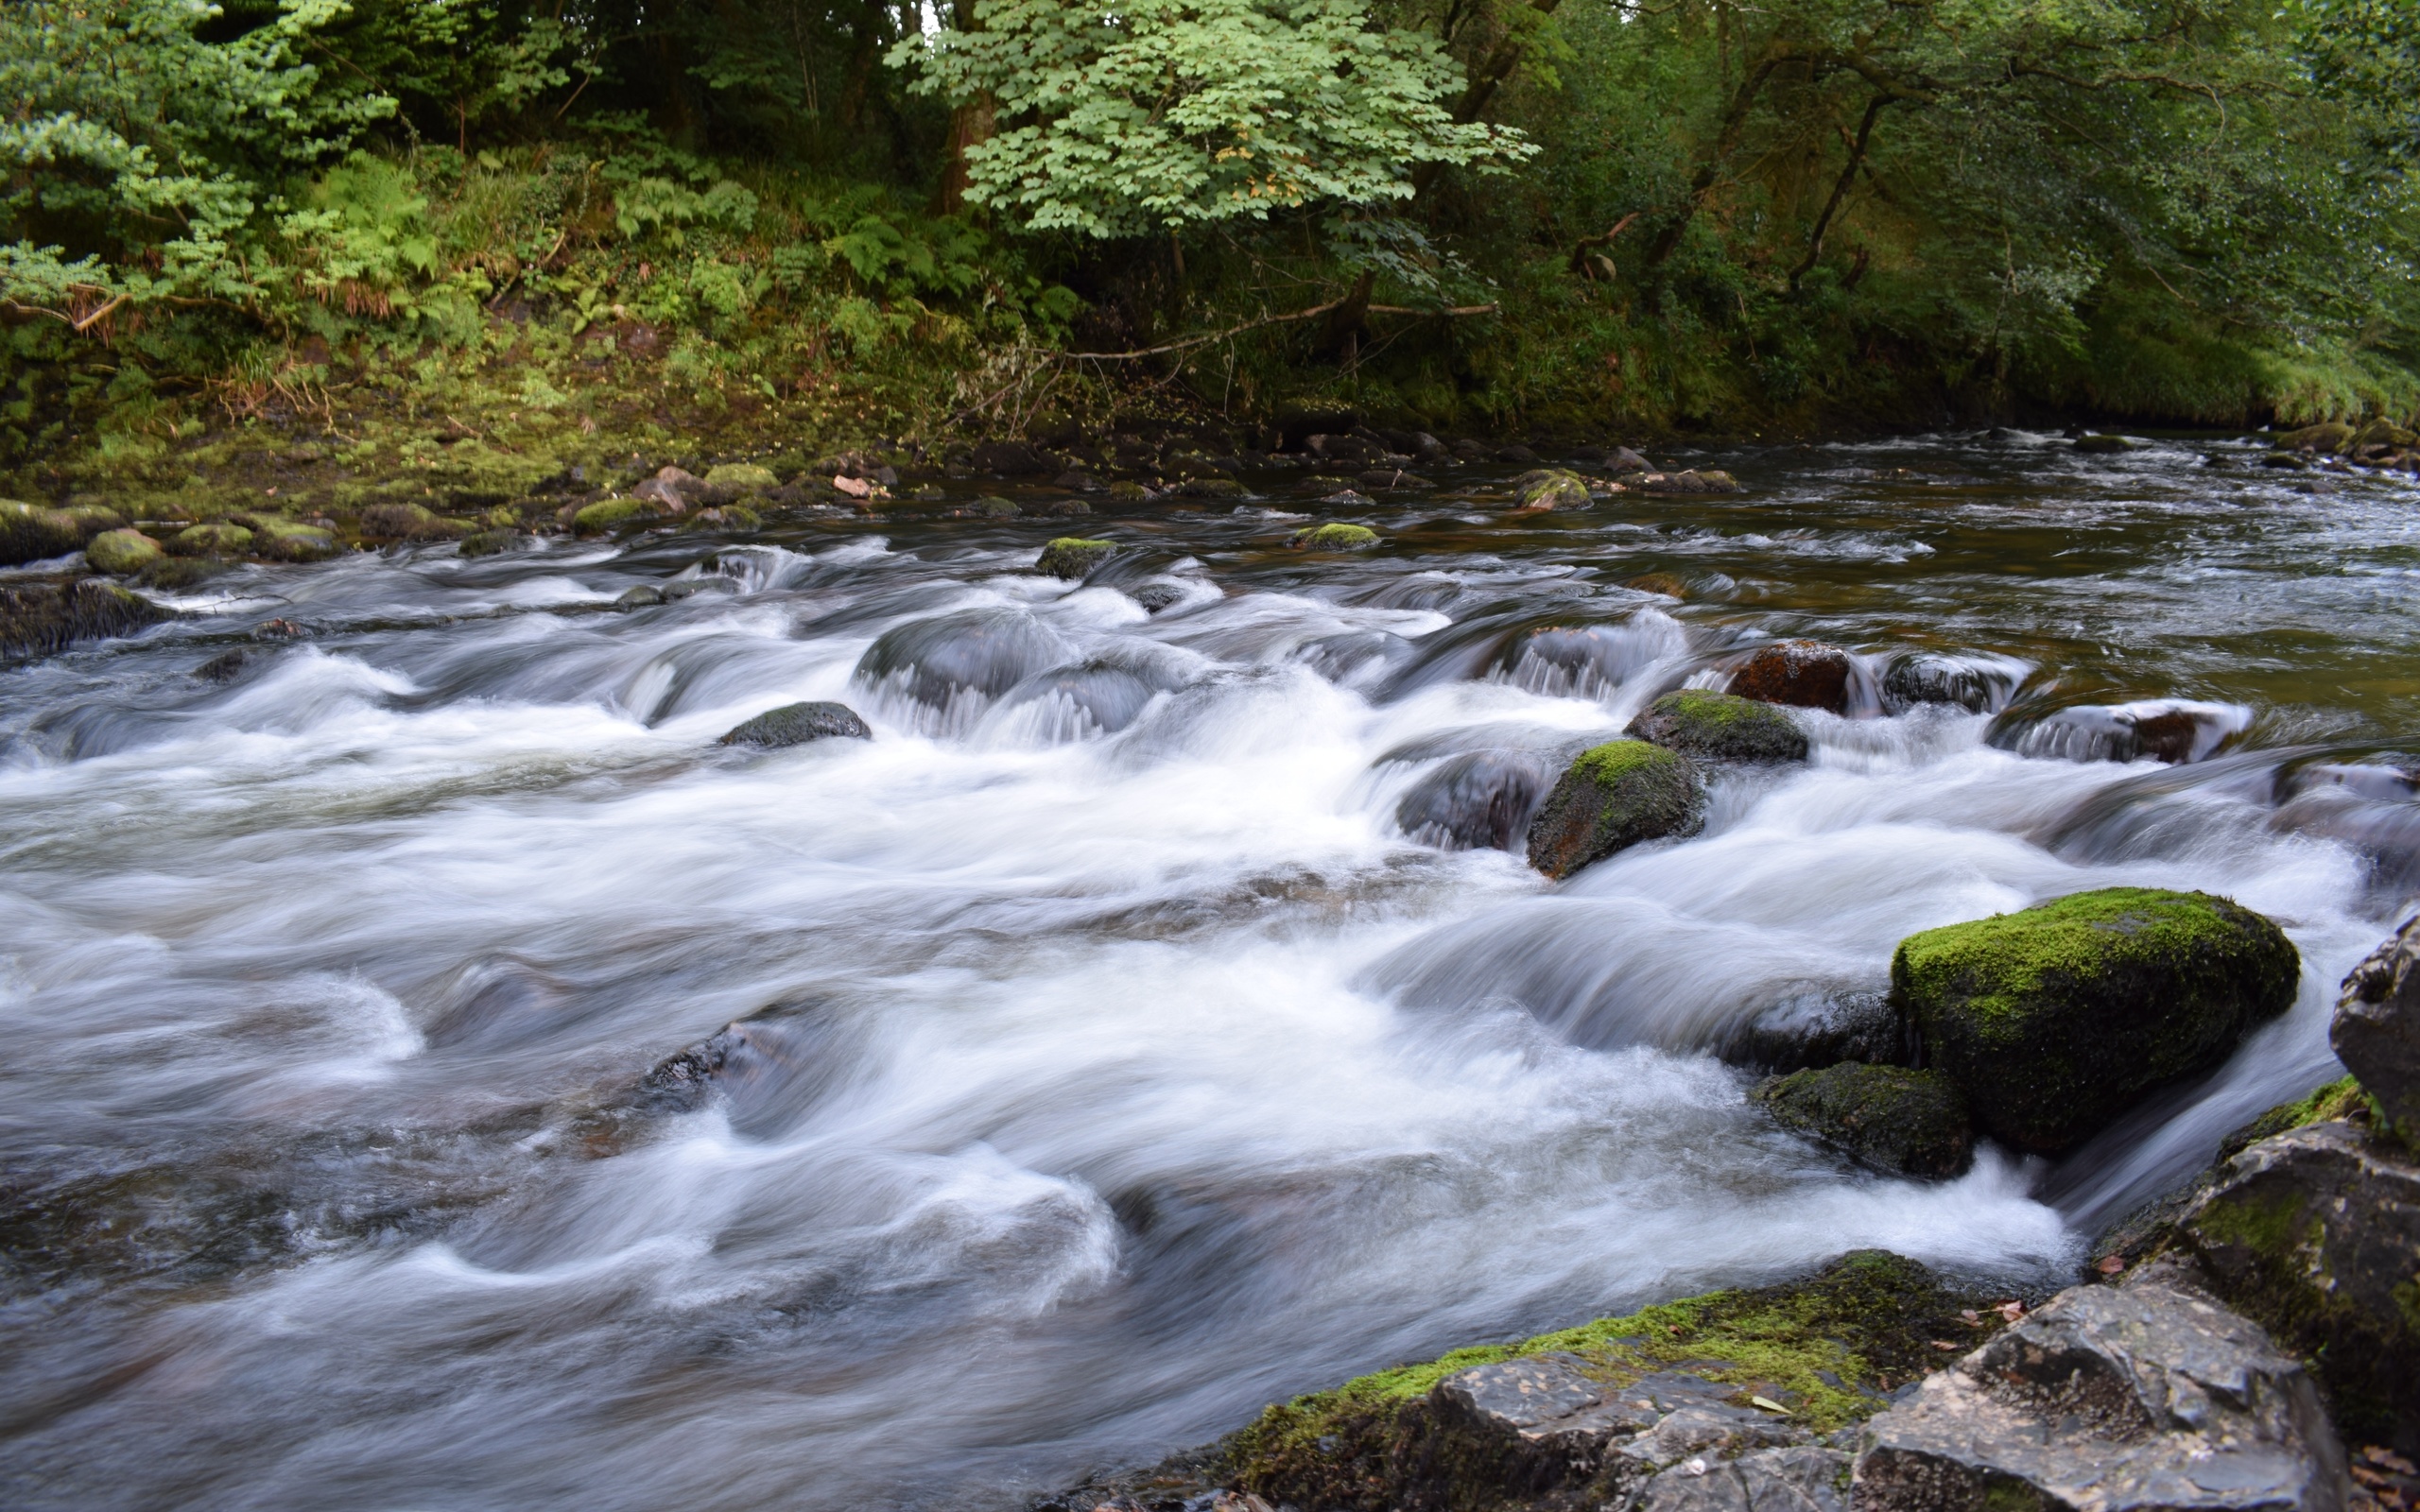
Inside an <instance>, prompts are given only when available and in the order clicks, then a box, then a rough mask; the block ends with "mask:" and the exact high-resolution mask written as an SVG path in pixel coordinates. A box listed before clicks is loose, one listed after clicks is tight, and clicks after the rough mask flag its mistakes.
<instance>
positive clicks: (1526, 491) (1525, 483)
mask: <svg viewBox="0 0 2420 1512" xmlns="http://www.w3.org/2000/svg"><path fill="white" fill-rule="evenodd" d="M1513 490H1514V497H1515V500H1516V503H1515V504H1514V506H1513V507H1515V508H1518V509H1521V510H1525V511H1527V510H1537V509H1585V508H1586V507H1588V480H1587V479H1586V478H1583V477H1582V476H1581V475H1580V474H1579V473H1577V472H1567V471H1565V470H1564V469H1563V468H1559V467H1557V468H1538V469H1535V470H1533V471H1531V472H1524V473H1522V474H1521V475H1520V476H1519V477H1517V478H1514V479H1513Z"/></svg>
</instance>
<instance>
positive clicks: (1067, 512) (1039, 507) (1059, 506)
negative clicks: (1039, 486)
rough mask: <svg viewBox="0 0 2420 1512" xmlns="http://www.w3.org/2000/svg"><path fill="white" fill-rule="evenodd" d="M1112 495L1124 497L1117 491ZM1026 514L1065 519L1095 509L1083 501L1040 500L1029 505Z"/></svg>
mask: <svg viewBox="0 0 2420 1512" xmlns="http://www.w3.org/2000/svg"><path fill="white" fill-rule="evenodd" d="M1110 493H1111V495H1112V496H1113V497H1119V498H1122V497H1124V495H1122V494H1119V493H1118V492H1117V490H1115V489H1112V490H1110ZM1025 512H1026V513H1028V514H1034V515H1044V516H1048V517H1051V518H1056V519H1064V518H1066V517H1068V516H1072V515H1080V514H1090V513H1092V512H1093V507H1092V506H1091V505H1089V504H1086V503H1085V502H1084V501H1083V500H1081V499H1039V500H1035V501H1033V502H1031V503H1029V504H1027V505H1026V506H1025Z"/></svg>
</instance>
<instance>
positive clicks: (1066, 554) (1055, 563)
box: [1033, 536, 1117, 582]
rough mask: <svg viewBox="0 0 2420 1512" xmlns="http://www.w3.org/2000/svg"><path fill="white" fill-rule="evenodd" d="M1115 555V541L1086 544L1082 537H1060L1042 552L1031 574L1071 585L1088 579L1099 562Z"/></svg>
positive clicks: (1089, 542) (1087, 542)
mask: <svg viewBox="0 0 2420 1512" xmlns="http://www.w3.org/2000/svg"><path fill="white" fill-rule="evenodd" d="M1116 555H1117V542H1116V541H1087V540H1085V539H1084V538H1083V537H1081V536H1061V537H1060V538H1059V539H1058V540H1056V541H1052V542H1050V544H1048V545H1046V546H1045V547H1043V548H1042V555H1041V557H1040V558H1036V560H1035V561H1034V564H1033V570H1034V571H1035V572H1038V573H1040V574H1042V575H1043V576H1046V577H1062V578H1065V579H1066V580H1068V581H1070V582H1074V581H1076V580H1078V579H1080V578H1082V577H1084V576H1088V575H1089V574H1090V573H1091V572H1092V570H1093V569H1094V568H1096V567H1098V566H1099V565H1100V564H1101V563H1102V562H1105V561H1107V560H1109V558H1112V557H1115V556H1116Z"/></svg>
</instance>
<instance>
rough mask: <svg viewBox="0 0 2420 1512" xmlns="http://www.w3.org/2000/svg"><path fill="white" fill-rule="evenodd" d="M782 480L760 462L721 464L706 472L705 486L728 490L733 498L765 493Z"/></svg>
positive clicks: (778, 484)
mask: <svg viewBox="0 0 2420 1512" xmlns="http://www.w3.org/2000/svg"><path fill="white" fill-rule="evenodd" d="M781 482H782V480H781V479H780V478H778V477H776V476H774V475H773V470H772V469H771V468H769V467H767V466H765V465H764V464H763V463H761V462H723V463H719V464H717V465H716V466H714V467H710V468H708V469H707V470H706V476H705V486H706V487H707V488H709V489H729V490H732V492H733V493H734V495H735V496H736V495H738V494H742V493H765V492H769V491H770V490H773V489H776V488H779V487H780V486H781Z"/></svg>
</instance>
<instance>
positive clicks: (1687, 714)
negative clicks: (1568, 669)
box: [1630, 688, 1807, 762]
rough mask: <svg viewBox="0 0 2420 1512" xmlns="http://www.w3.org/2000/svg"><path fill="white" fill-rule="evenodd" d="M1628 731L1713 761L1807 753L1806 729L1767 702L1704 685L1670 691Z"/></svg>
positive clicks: (1795, 757) (1782, 758)
mask: <svg viewBox="0 0 2420 1512" xmlns="http://www.w3.org/2000/svg"><path fill="white" fill-rule="evenodd" d="M1630 732H1631V733H1632V734H1634V735H1636V736H1639V737H1640V738H1642V739H1645V740H1650V741H1653V742H1654V743H1655V744H1656V745H1659V746H1666V747H1670V748H1671V749H1673V750H1678V751H1685V752H1686V753H1688V754H1689V755H1692V756H1703V757H1704V758H1706V759H1707V760H1710V761H1742V762H1792V761H1805V760H1806V750H1807V744H1806V731H1805V730H1800V729H1799V728H1798V726H1797V725H1796V724H1794V723H1792V722H1791V720H1790V717H1789V715H1788V714H1786V713H1782V712H1781V711H1780V710H1779V709H1777V708H1774V707H1773V706H1772V705H1771V704H1768V703H1760V702H1758V701H1757V700H1755V699H1754V698H1742V697H1739V696H1737V695H1736V694H1728V693H1715V692H1711V691H1709V690H1707V689H1703V688H1683V689H1682V690H1680V691H1679V692H1677V693H1668V694H1666V695H1664V696H1662V697H1660V698H1658V699H1656V700H1655V701H1654V702H1653V703H1651V704H1650V705H1648V706H1647V708H1646V709H1645V710H1643V711H1641V713H1639V716H1638V717H1637V718H1636V719H1634V720H1633V721H1631V726H1630Z"/></svg>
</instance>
